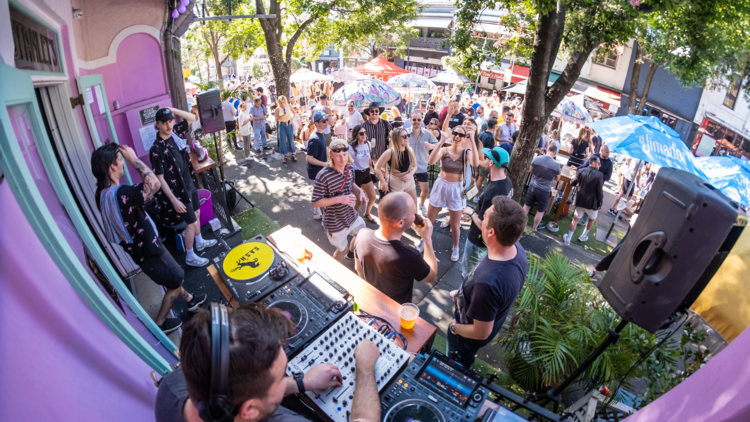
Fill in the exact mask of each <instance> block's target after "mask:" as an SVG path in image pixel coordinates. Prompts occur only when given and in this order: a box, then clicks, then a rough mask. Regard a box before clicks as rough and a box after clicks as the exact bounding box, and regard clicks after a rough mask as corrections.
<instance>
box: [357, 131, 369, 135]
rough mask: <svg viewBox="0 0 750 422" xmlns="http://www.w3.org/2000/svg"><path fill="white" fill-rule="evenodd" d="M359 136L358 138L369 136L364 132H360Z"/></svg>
mask: <svg viewBox="0 0 750 422" xmlns="http://www.w3.org/2000/svg"><path fill="white" fill-rule="evenodd" d="M357 135H358V136H367V132H365V131H364V130H363V131H362V132H359V133H358V134H357Z"/></svg>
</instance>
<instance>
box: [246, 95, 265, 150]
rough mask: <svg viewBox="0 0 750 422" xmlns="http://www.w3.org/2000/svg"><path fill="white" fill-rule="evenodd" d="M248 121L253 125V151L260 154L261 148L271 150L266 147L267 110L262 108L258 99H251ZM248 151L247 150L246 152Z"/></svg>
mask: <svg viewBox="0 0 750 422" xmlns="http://www.w3.org/2000/svg"><path fill="white" fill-rule="evenodd" d="M248 113H249V114H250V120H251V121H252V125H253V138H255V149H256V151H257V152H258V154H260V153H261V152H262V151H261V148H263V149H271V147H269V146H268V145H266V119H267V118H268V109H267V108H266V106H264V105H263V104H262V103H261V101H260V97H255V98H254V99H253V106H252V107H250V109H249V110H248ZM248 151H249V150H248Z"/></svg>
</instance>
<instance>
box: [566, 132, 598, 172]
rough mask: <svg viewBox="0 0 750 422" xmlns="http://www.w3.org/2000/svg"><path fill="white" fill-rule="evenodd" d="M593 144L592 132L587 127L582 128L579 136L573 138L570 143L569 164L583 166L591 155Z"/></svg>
mask: <svg viewBox="0 0 750 422" xmlns="http://www.w3.org/2000/svg"><path fill="white" fill-rule="evenodd" d="M590 145H592V144H591V134H590V133H589V130H588V129H587V128H581V131H580V132H579V133H578V138H577V139H573V142H572V143H571V145H570V158H568V163H567V164H568V165H569V166H576V167H581V166H582V165H583V162H584V161H585V160H586V157H588V155H589V150H590V149H591V147H590Z"/></svg>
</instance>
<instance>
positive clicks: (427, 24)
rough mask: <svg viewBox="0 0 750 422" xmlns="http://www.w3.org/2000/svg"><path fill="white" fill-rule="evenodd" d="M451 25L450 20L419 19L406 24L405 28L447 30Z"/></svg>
mask: <svg viewBox="0 0 750 422" xmlns="http://www.w3.org/2000/svg"><path fill="white" fill-rule="evenodd" d="M450 24H451V18H419V19H417V20H415V21H411V22H409V23H407V24H406V25H407V26H416V27H419V28H443V29H448V27H449V26H450Z"/></svg>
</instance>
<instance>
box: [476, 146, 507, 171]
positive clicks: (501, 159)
mask: <svg viewBox="0 0 750 422" xmlns="http://www.w3.org/2000/svg"><path fill="white" fill-rule="evenodd" d="M482 152H483V153H484V155H486V156H487V157H489V158H490V160H492V162H493V163H495V165H496V166H498V167H502V166H503V165H504V164H508V163H509V162H510V156H509V155H508V151H506V150H505V149H504V148H500V147H495V148H493V149H489V148H482Z"/></svg>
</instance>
